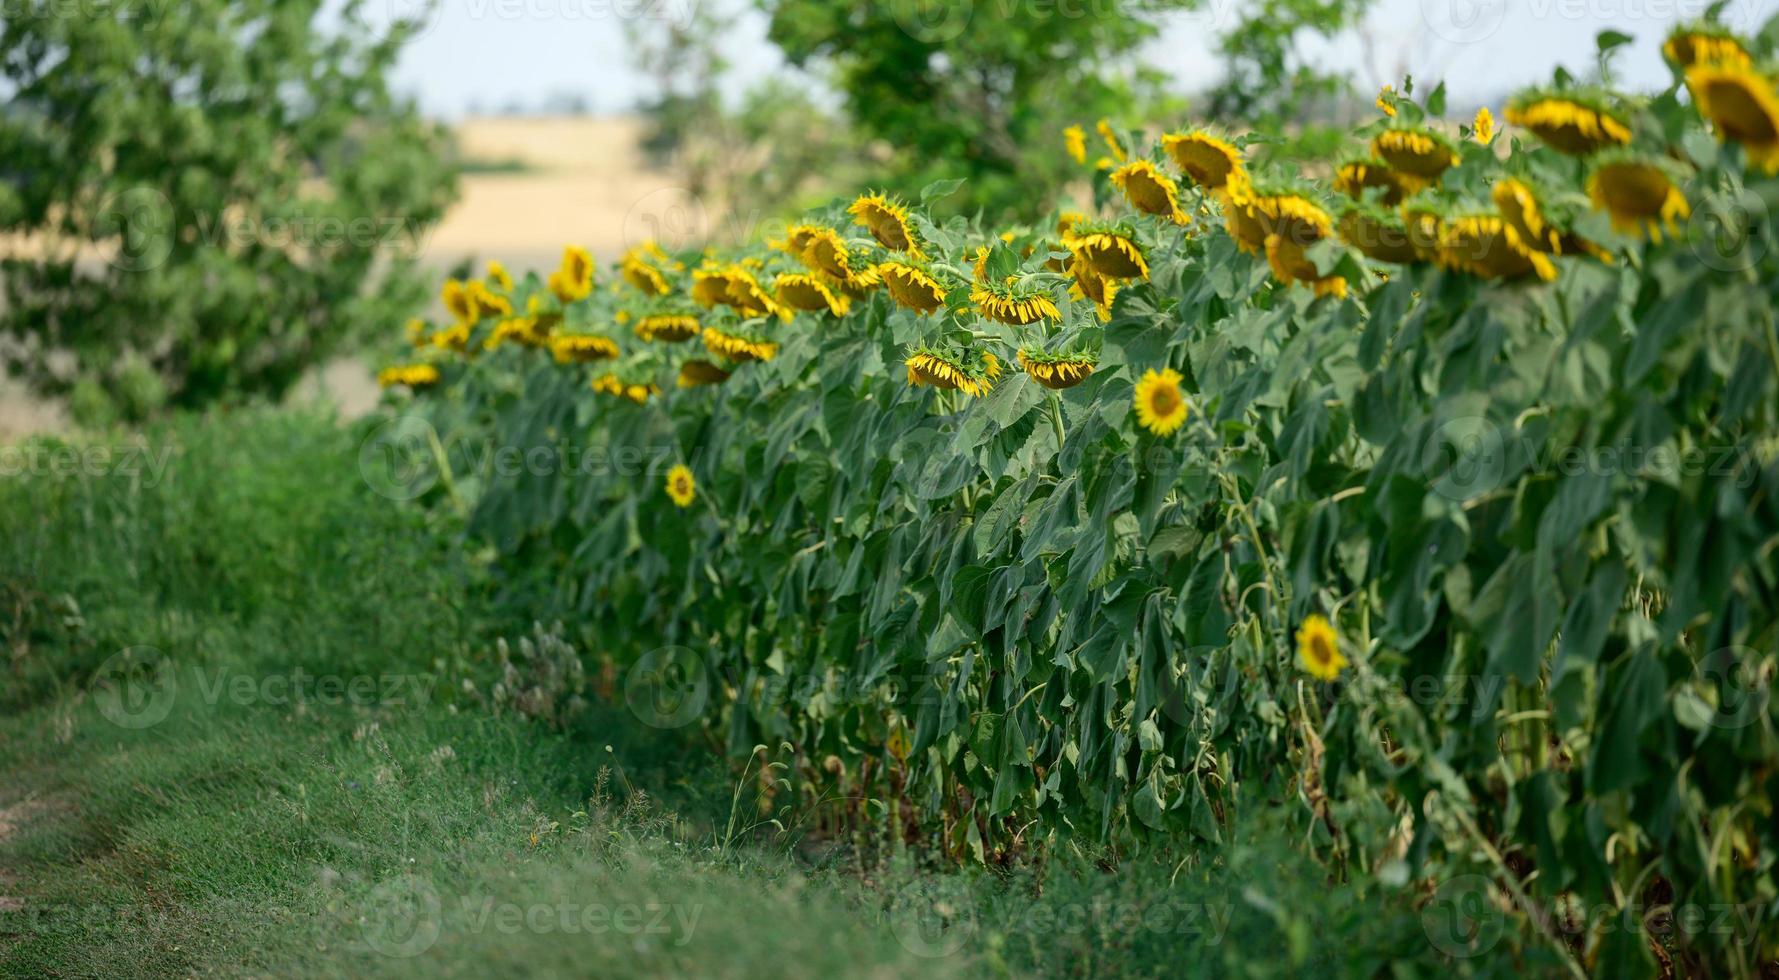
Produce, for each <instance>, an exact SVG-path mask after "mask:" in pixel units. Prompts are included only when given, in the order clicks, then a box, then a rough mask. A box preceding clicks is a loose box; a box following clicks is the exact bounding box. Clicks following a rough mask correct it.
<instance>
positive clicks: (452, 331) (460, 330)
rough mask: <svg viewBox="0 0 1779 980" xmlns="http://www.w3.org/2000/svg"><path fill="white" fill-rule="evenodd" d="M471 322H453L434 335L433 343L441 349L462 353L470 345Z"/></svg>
mask: <svg viewBox="0 0 1779 980" xmlns="http://www.w3.org/2000/svg"><path fill="white" fill-rule="evenodd" d="M469 332H470V324H468V323H462V322H459V323H453V324H451V325H450V326H448V327H446V328H444V329H443V330H440V331H439V332H438V333H435V334H433V335H432V339H431V342H432V345H433V346H434V347H437V348H440V349H441V350H454V351H458V352H459V353H461V352H462V351H464V350H466V349H468V347H469Z"/></svg>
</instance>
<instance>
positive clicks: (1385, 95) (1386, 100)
mask: <svg viewBox="0 0 1779 980" xmlns="http://www.w3.org/2000/svg"><path fill="white" fill-rule="evenodd" d="M1376 104H1377V107H1378V111H1379V112H1381V113H1383V114H1384V115H1386V116H1389V117H1390V118H1391V119H1394V118H1396V86H1394V85H1386V86H1384V87H1383V88H1381V89H1379V90H1378V93H1377V103H1376Z"/></svg>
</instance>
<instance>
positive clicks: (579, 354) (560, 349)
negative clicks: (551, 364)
mask: <svg viewBox="0 0 1779 980" xmlns="http://www.w3.org/2000/svg"><path fill="white" fill-rule="evenodd" d="M549 345H550V353H551V355H552V356H554V357H555V358H556V361H557V363H559V364H570V363H578V364H586V363H589V362H591V361H609V360H613V359H615V358H616V357H617V356H618V345H617V344H616V343H614V342H613V341H612V339H611V338H610V337H601V336H599V335H598V334H588V333H559V334H556V335H555V336H553V337H551V338H550V340H549Z"/></svg>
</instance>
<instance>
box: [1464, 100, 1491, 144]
mask: <svg viewBox="0 0 1779 980" xmlns="http://www.w3.org/2000/svg"><path fill="white" fill-rule="evenodd" d="M1470 138H1471V139H1473V140H1476V141H1477V142H1478V143H1479V144H1481V145H1483V146H1488V145H1489V144H1490V143H1493V142H1494V141H1495V114H1494V113H1492V112H1490V111H1489V107H1488V106H1483V107H1482V108H1481V109H1478V110H1476V118H1475V119H1473V120H1471V123H1470Z"/></svg>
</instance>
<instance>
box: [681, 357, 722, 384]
mask: <svg viewBox="0 0 1779 980" xmlns="http://www.w3.org/2000/svg"><path fill="white" fill-rule="evenodd" d="M729 373H730V372H728V371H725V370H723V369H722V368H720V367H717V366H716V365H715V364H712V363H711V362H709V361H706V360H703V359H701V358H693V359H691V360H688V361H686V362H685V363H683V364H681V365H680V366H679V379H678V380H677V381H676V382H675V384H677V385H678V386H679V387H681V388H697V387H700V386H702V385H718V384H722V383H723V382H725V381H727V380H729Z"/></svg>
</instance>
